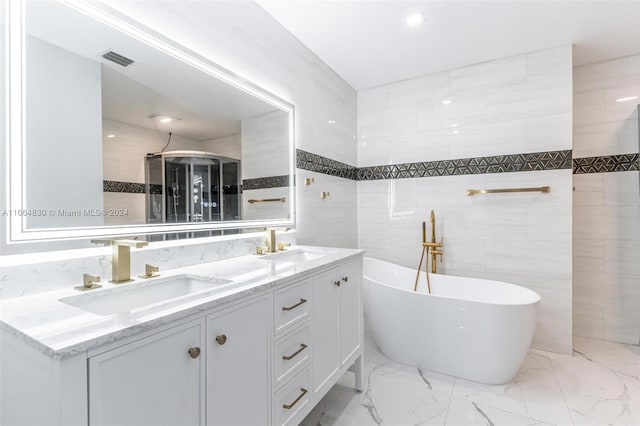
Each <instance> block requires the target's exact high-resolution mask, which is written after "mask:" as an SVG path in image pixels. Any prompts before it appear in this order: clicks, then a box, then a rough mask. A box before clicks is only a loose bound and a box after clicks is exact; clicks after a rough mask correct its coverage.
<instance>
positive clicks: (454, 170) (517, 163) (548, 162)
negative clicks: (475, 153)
mask: <svg viewBox="0 0 640 426" xmlns="http://www.w3.org/2000/svg"><path fill="white" fill-rule="evenodd" d="M570 168H571V151H549V152H534V153H528V154H511V155H495V156H490V157H474V158H460V159H455V160H442V161H424V162H420V163H405V164H391V165H386V166H373V167H360V168H358V180H377V179H403V178H415V177H432V176H458V175H475V174H485V173H509V172H529V171H536V170H557V169H570Z"/></svg>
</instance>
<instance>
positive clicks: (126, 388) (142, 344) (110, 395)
mask: <svg viewBox="0 0 640 426" xmlns="http://www.w3.org/2000/svg"><path fill="white" fill-rule="evenodd" d="M203 343H204V321H203V320H199V321H192V322H189V323H187V324H183V325H181V326H178V327H174V328H171V329H169V330H165V331H163V332H161V333H158V334H154V335H151V336H148V337H145V338H143V339H140V340H136V341H135V342H133V343H129V344H127V345H124V346H121V347H118V348H116V349H111V350H109V351H107V352H104V353H102V354H100V355H96V356H93V357H91V358H89V362H88V367H89V372H88V373H89V424H90V425H92V426H112V425H139V426H143V425H149V426H162V425H166V426H175V425H182V426H199V425H202V424H203V422H204V394H205V392H204V386H205V381H204V357H203V356H201V355H200V353H201V352H202V349H203V348H204V344H203Z"/></svg>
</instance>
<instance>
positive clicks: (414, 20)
mask: <svg viewBox="0 0 640 426" xmlns="http://www.w3.org/2000/svg"><path fill="white" fill-rule="evenodd" d="M406 19H407V25H408V26H410V27H415V26H417V25H420V24H422V23H423V22H424V15H423V14H422V12H418V13H413V14H411V15H409V16H407V18H406Z"/></svg>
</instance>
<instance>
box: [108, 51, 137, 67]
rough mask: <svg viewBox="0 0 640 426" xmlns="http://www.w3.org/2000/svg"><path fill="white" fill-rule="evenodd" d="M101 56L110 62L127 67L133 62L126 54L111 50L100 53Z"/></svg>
mask: <svg viewBox="0 0 640 426" xmlns="http://www.w3.org/2000/svg"><path fill="white" fill-rule="evenodd" d="M102 57H103V58H105V59H108V60H109V61H111V62H115V63H116V64H118V65H122V66H123V67H128V66H129V65H131V64H132V63H133V61H132V60H131V59H129V58H127V57H126V56H122V55H119V54H117V53H116V52H113V51H111V50H110V51H108V52H107V53H105V54H104V55H102Z"/></svg>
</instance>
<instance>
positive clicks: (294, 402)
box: [282, 388, 307, 410]
mask: <svg viewBox="0 0 640 426" xmlns="http://www.w3.org/2000/svg"><path fill="white" fill-rule="evenodd" d="M306 394H307V390H306V389H305V388H300V395H298V397H297V398H296V399H295V401H293V402H292V403H291V404H284V405H283V406H282V408H284V409H285V410H291V409H292V408H293V406H294V405H296V404H297V403H298V401H300V400H301V399H302V397H303V396H305V395H306Z"/></svg>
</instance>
